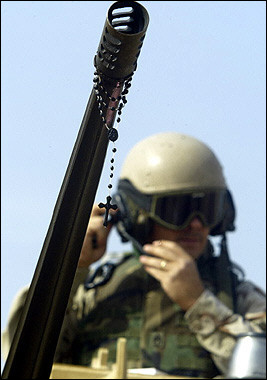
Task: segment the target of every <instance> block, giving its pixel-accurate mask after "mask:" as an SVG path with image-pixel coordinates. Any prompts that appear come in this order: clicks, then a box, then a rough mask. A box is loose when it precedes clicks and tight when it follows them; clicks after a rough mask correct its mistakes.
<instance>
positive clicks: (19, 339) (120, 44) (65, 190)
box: [2, 1, 149, 379]
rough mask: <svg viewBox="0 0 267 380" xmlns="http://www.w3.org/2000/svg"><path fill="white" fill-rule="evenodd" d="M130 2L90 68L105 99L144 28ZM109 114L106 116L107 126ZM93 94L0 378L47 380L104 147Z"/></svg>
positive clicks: (111, 23)
mask: <svg viewBox="0 0 267 380" xmlns="http://www.w3.org/2000/svg"><path fill="white" fill-rule="evenodd" d="M148 19H149V18H148V14H147V11H146V10H145V8H144V7H143V6H142V5H140V4H139V3H137V2H135V1H121V2H116V3H114V4H113V5H112V6H111V7H110V9H109V11H108V15H107V19H106V22H105V25H104V30H103V34H102V37H101V40H100V44H99V48H98V51H97V53H96V56H95V59H94V64H95V67H96V70H97V72H98V73H99V74H100V75H101V80H102V82H103V84H104V85H105V89H106V90H107V92H108V93H110V94H112V93H114V92H115V93H116V91H117V84H118V82H120V83H123V82H124V81H125V80H126V79H127V78H128V77H129V76H131V75H132V74H133V72H134V71H135V70H136V62H137V58H138V55H139V53H140V49H141V46H142V43H143V40H144V37H145V33H146V29H147V26H148ZM115 115H116V110H113V111H110V110H107V113H106V115H105V116H106V119H107V122H108V123H109V127H111V126H112V124H113V122H114V118H115ZM108 142H109V139H108V134H107V129H106V128H105V126H103V119H102V117H101V116H100V113H99V109H98V102H97V98H96V94H95V91H94V89H93V90H92V92H91V95H90V97H89V100H88V104H87V107H86V110H85V114H84V117H83V120H82V123H81V126H80V129H79V133H78V136H77V139H76V142H75V144H74V148H73V151H72V154H71V157H70V161H69V164H68V167H67V170H66V173H65V177H64V179H63V183H62V186H61V189H60V192H59V195H58V198H57V201H56V204H55V208H54V212H53V215H52V219H51V222H50V225H49V228H48V231H47V234H46V237H45V240H44V244H43V247H42V250H41V253H40V257H39V260H38V263H37V266H36V269H35V272H34V275H33V279H32V282H31V285H30V289H29V292H28V296H27V299H26V302H25V305H24V308H23V311H22V315H21V318H20V321H19V324H18V327H17V330H16V333H15V336H14V339H13V342H12V345H11V348H10V352H9V355H8V358H7V361H6V364H5V367H4V370H3V374H2V378H4V379H6V378H12V377H16V378H22V379H36V378H40V377H45V378H49V376H50V372H51V368H52V365H53V358H54V354H55V350H56V345H57V341H58V338H59V334H60V329H61V326H62V323H63V319H64V314H65V311H66V307H67V303H68V298H69V294H70V290H71V286H72V283H73V279H74V276H75V272H76V268H77V263H78V260H79V256H80V251H81V248H82V244H83V239H84V236H85V233H86V228H87V224H88V221H89V218H90V215H91V210H92V206H93V203H94V199H95V194H96V191H97V187H98V183H99V180H100V176H101V172H102V169H103V165H104V160H105V156H106V150H107V146H108Z"/></svg>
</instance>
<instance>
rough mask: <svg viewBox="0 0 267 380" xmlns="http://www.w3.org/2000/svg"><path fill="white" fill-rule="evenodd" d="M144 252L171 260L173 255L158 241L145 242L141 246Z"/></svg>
mask: <svg viewBox="0 0 267 380" xmlns="http://www.w3.org/2000/svg"><path fill="white" fill-rule="evenodd" d="M143 249H144V251H145V252H147V253H148V254H149V255H152V256H156V257H159V258H162V259H166V260H173V259H174V255H173V253H172V251H171V250H170V249H169V248H166V247H164V246H163V245H162V244H161V243H160V242H158V243H155V242H153V244H145V245H144V246H143Z"/></svg>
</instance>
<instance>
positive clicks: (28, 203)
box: [1, 1, 266, 329]
mask: <svg viewBox="0 0 267 380" xmlns="http://www.w3.org/2000/svg"><path fill="white" fill-rule="evenodd" d="M111 4H113V2H110V1H60V2H59V1H2V2H1V10H2V16H1V17H2V20H1V21H2V30H1V40H2V41H1V42H2V94H1V105H2V146H1V148H2V266H1V268H2V297H1V302H2V329H3V327H4V326H5V324H6V320H7V314H8V309H9V307H10V303H11V300H12V299H13V297H14V296H15V294H16V293H17V291H18V289H19V288H20V287H22V286H24V285H25V284H28V283H30V281H31V279H32V276H33V272H34V269H35V266H36V263H37V260H38V257H39V254H40V252H41V248H42V245H43V241H44V238H45V235H46V232H47V229H48V226H49V223H50V219H51V216H52V212H53V208H54V205H55V202H56V199H57V196H58V193H59V190H60V186H61V183H62V180H63V176H64V174H65V171H66V168H67V165H68V161H69V158H70V155H71V152H72V149H73V146H74V142H75V140H76V136H77V133H78V130H79V127H80V124H81V120H82V117H83V114H84V111H85V107H86V104H87V101H88V98H89V95H90V92H91V90H92V86H93V82H92V80H93V73H94V66H93V58H94V55H95V53H96V50H97V47H98V44H99V41H100V37H101V34H102V29H103V26H104V22H105V18H106V14H107V11H108V9H109V7H110V6H111ZM141 4H142V5H144V6H145V7H146V9H147V11H148V13H149V16H150V23H149V27H148V30H147V35H146V38H145V41H144V45H143V48H142V51H141V54H140V57H139V61H138V68H137V71H136V73H135V75H134V77H133V81H132V87H131V89H130V93H129V96H128V103H127V105H126V107H125V109H124V111H123V115H122V122H121V123H120V126H119V131H120V137H119V140H118V142H117V148H118V153H117V155H116V165H115V179H114V183H116V180H117V178H118V176H119V173H120V168H121V165H122V162H123V160H124V158H125V157H126V154H127V152H128V150H129V149H130V148H131V147H132V146H133V145H134V144H135V143H136V142H137V141H139V140H141V139H143V138H144V137H146V136H149V135H151V134H153V133H157V132H161V131H170V130H174V131H179V132H182V133H185V134H189V135H192V136H195V137H197V138H199V139H200V140H202V141H204V142H205V143H207V144H208V145H210V147H211V148H212V149H213V150H214V151H215V152H216V154H217V156H218V158H219V159H220V161H221V163H222V165H223V167H224V173H225V177H226V179H227V182H228V185H229V188H230V190H231V191H232V193H233V196H234V201H235V205H236V209H237V219H236V226H237V230H236V232H233V233H229V234H228V240H229V251H230V255H231V258H232V259H233V260H234V261H236V262H238V263H239V264H240V265H242V267H243V268H244V269H245V271H246V274H247V277H248V278H249V279H251V280H252V281H254V282H256V283H257V284H258V285H260V286H261V287H262V288H264V289H265V273H266V270H265V267H266V258H265V257H266V256H265V252H266V238H265V236H266V235H265V230H266V225H265V209H266V187H265V180H266V177H265V172H266V156H265V153H266V143H265V141H266V135H265V134H266V119H265V116H266V106H265V104H266V75H265V71H266V58H265V57H266V48H265V46H266V32H265V30H266V3H265V2H264V1H197V2H195V1H179V2H178V1H171V2H169V1H141ZM109 157H110V151H109V152H108V156H107V164H106V165H105V167H104V170H103V175H102V177H101V181H100V184H99V189H98V193H97V195H96V201H97V202H99V201H103V200H105V197H106V195H107V185H108V181H109V173H108V166H109V165H108V164H109V160H108V158H109ZM109 243H110V244H109V247H110V250H111V251H115V250H122V249H125V248H126V247H127V246H126V245H125V244H124V245H123V244H121V243H120V240H119V238H118V237H117V236H116V233H112V235H111V238H110V242H109ZM215 244H216V246H217V244H218V241H217V240H215Z"/></svg>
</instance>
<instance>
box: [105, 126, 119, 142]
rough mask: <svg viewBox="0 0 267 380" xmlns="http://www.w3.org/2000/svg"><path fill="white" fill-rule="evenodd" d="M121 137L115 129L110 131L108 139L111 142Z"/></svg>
mask: <svg viewBox="0 0 267 380" xmlns="http://www.w3.org/2000/svg"><path fill="white" fill-rule="evenodd" d="M118 137H119V134H118V131H117V129H115V128H110V129H109V131H108V138H109V140H110V141H116V140H117V139H118Z"/></svg>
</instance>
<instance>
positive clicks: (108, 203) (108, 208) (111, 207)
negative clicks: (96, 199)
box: [98, 195, 118, 227]
mask: <svg viewBox="0 0 267 380" xmlns="http://www.w3.org/2000/svg"><path fill="white" fill-rule="evenodd" d="M106 199H107V203H102V202H100V203H99V204H98V207H99V208H105V209H106V211H105V216H104V222H103V226H105V227H107V225H108V214H109V210H110V209H112V210H117V208H118V206H117V205H116V204H114V205H112V204H111V203H110V202H111V199H112V198H111V196H110V195H109V196H107V198H106Z"/></svg>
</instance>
